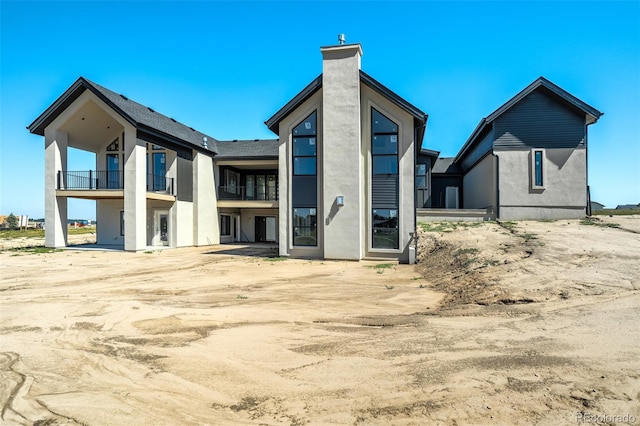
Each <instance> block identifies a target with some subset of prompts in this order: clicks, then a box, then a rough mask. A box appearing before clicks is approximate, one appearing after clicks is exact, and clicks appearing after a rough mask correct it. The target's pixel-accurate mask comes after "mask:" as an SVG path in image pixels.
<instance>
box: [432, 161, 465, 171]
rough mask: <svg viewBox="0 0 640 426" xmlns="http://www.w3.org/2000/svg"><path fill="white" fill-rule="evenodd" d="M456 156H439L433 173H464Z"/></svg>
mask: <svg viewBox="0 0 640 426" xmlns="http://www.w3.org/2000/svg"><path fill="white" fill-rule="evenodd" d="M454 160H455V158H454V157H439V158H438V159H437V160H436V164H435V165H434V166H433V169H432V170H431V173H447V174H459V173H462V169H461V168H460V166H459V165H458V164H456V163H455V162H454Z"/></svg>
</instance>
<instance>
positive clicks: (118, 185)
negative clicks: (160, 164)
mask: <svg viewBox="0 0 640 426" xmlns="http://www.w3.org/2000/svg"><path fill="white" fill-rule="evenodd" d="M57 188H58V189H62V190H73V191H91V190H122V189H124V170H115V171H113V170H97V171H96V170H83V171H63V170H60V171H58V182H57ZM174 190H175V186H174V178H172V177H166V176H164V175H153V174H148V175H147V191H148V192H160V193H165V194H169V195H175V192H174Z"/></svg>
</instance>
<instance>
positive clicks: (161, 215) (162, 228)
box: [153, 210, 169, 246]
mask: <svg viewBox="0 0 640 426" xmlns="http://www.w3.org/2000/svg"><path fill="white" fill-rule="evenodd" d="M153 245H154V246H168V245H169V212H168V211H167V210H156V212H155V218H154V236H153Z"/></svg>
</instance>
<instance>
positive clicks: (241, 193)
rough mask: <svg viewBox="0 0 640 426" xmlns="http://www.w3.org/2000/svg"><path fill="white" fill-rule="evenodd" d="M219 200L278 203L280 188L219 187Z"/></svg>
mask: <svg viewBox="0 0 640 426" xmlns="http://www.w3.org/2000/svg"><path fill="white" fill-rule="evenodd" d="M218 199H219V200H242V201H245V200H247V201H249V200H250V201H253V200H258V201H277V200H278V187H275V186H274V187H264V186H263V187H259V186H251V187H246V186H219V187H218Z"/></svg>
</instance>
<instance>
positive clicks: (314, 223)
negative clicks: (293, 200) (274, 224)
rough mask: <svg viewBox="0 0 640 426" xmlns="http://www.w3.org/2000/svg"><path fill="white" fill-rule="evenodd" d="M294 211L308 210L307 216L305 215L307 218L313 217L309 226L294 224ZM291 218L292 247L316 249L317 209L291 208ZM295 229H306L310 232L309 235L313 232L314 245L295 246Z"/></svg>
mask: <svg viewBox="0 0 640 426" xmlns="http://www.w3.org/2000/svg"><path fill="white" fill-rule="evenodd" d="M296 210H309V214H308V215H307V216H308V217H315V220H314V219H311V220H310V222H311V224H310V225H297V224H296ZM311 210H314V211H315V212H314V213H315V214H312V213H311ZM291 217H292V221H291V223H292V228H291V229H292V234H291V236H292V239H293V245H294V246H296V247H317V246H318V209H317V207H293V208H292V209H291ZM297 229H308V230H309V231H311V232H310V233H311V234H312V233H314V232H315V238H314V240H315V241H314V243H313V244H300V243H298V244H296V230H297Z"/></svg>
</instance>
